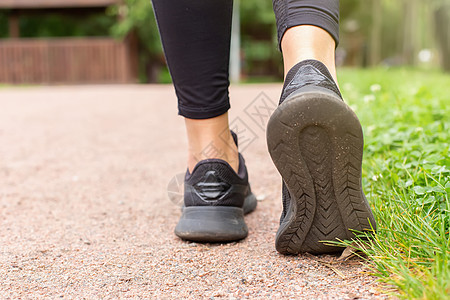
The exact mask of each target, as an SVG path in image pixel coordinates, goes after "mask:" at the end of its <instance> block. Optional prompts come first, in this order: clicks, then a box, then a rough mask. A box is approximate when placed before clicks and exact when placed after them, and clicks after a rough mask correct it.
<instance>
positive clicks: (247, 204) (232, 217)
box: [175, 132, 257, 243]
mask: <svg viewBox="0 0 450 300" xmlns="http://www.w3.org/2000/svg"><path fill="white" fill-rule="evenodd" d="M232 135H233V138H234V141H235V142H236V145H237V137H236V135H235V134H234V133H233V132H232ZM256 204H257V201H256V197H255V196H254V195H253V194H252V192H251V189H250V184H249V183H248V174H247V168H246V167H245V161H244V158H243V157H242V155H241V154H240V153H239V170H238V173H236V172H235V171H234V170H233V168H232V167H231V166H230V165H229V164H228V163H227V162H226V161H224V160H221V159H206V160H202V161H200V162H199V163H198V164H197V165H196V166H195V168H194V170H193V171H192V173H189V171H187V172H186V177H185V181H184V208H183V213H182V216H181V218H180V221H179V222H178V224H177V226H176V228H175V234H176V235H177V236H178V237H180V238H182V239H184V240H190V241H195V242H210V243H213V242H232V241H236V240H240V239H243V238H245V237H246V236H247V235H248V229H247V225H246V224H245V222H244V214H247V213H250V212H252V211H253V210H255V208H256Z"/></svg>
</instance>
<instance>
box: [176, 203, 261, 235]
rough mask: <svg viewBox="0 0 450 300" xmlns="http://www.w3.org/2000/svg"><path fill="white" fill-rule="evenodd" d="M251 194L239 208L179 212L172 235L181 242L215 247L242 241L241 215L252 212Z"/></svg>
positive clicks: (245, 230)
mask: <svg viewBox="0 0 450 300" xmlns="http://www.w3.org/2000/svg"><path fill="white" fill-rule="evenodd" d="M256 205H257V200H256V197H255V196H254V195H253V194H250V195H248V196H247V197H246V198H245V201H244V206H243V207H242V208H239V207H232V206H189V207H184V208H183V210H182V211H183V213H182V215H181V218H180V221H179V222H178V224H177V226H176V227H175V234H176V235H177V236H178V237H180V238H181V239H183V240H188V241H194V242H202V243H219V242H222V243H223V242H233V241H238V240H241V239H244V238H246V237H247V235H248V228H247V225H246V224H245V221H244V215H245V214H248V213H250V212H252V211H254V210H255V209H256Z"/></svg>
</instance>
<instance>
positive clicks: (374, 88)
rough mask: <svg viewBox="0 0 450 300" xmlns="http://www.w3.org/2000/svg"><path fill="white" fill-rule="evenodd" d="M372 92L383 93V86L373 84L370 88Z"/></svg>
mask: <svg viewBox="0 0 450 300" xmlns="http://www.w3.org/2000/svg"><path fill="white" fill-rule="evenodd" d="M370 90H371V91H372V93H376V92H379V91H381V85H379V84H378V83H376V84H372V85H371V86H370Z"/></svg>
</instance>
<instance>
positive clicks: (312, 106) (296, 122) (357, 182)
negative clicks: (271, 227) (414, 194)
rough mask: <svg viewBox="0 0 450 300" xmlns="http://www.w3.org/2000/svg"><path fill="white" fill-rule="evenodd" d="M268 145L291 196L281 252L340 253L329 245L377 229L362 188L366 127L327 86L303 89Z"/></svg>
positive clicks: (275, 119)
mask: <svg viewBox="0 0 450 300" xmlns="http://www.w3.org/2000/svg"><path fill="white" fill-rule="evenodd" d="M267 145H268V148H269V152H270V155H271V157H272V160H273V162H274V164H275V166H276V167H277V169H278V171H279V172H280V174H281V176H282V178H283V180H284V182H285V184H286V186H287V188H288V190H289V193H290V196H291V201H290V205H289V207H288V210H287V213H286V216H285V218H284V219H283V221H282V222H281V224H280V228H279V229H278V232H277V235H276V241H275V246H276V249H277V251H278V252H280V253H282V254H299V253H304V252H309V253H312V254H323V253H333V252H338V251H342V248H341V247H337V246H333V245H330V244H326V243H324V242H325V241H336V240H337V239H340V240H346V239H347V240H348V239H352V238H354V237H355V233H354V231H359V232H362V231H366V230H369V231H371V230H374V229H375V220H374V217H373V214H372V211H371V209H370V206H369V203H368V202H367V200H366V198H365V196H364V193H363V191H362V188H361V163H362V156H363V145H364V141H363V133H362V128H361V124H360V122H359V120H358V118H357V116H356V115H355V113H354V112H353V111H352V110H351V109H350V108H349V107H348V105H346V104H345V103H344V102H343V101H342V100H341V99H340V98H338V97H337V96H335V95H334V94H333V93H331V92H329V91H328V90H326V89H323V88H317V87H314V88H313V89H312V88H303V89H300V90H299V91H297V92H296V93H295V94H293V95H291V96H290V97H288V98H287V99H286V100H285V101H284V102H283V103H282V104H281V105H280V106H279V107H278V108H277V109H276V110H275V112H274V113H273V115H272V116H271V118H270V120H269V123H268V127H267Z"/></svg>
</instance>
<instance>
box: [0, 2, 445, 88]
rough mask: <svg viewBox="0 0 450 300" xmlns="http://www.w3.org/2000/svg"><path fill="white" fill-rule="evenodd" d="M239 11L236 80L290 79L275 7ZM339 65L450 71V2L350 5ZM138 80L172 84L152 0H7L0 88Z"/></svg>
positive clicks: (242, 5)
mask: <svg viewBox="0 0 450 300" xmlns="http://www.w3.org/2000/svg"><path fill="white" fill-rule="evenodd" d="M235 8H236V9H235V14H234V16H235V19H234V28H233V34H234V38H233V46H232V49H234V50H233V51H232V56H233V58H232V60H233V63H232V70H231V72H232V78H233V79H234V81H237V80H239V81H242V82H267V81H278V80H281V78H282V73H283V72H282V71H283V70H282V62H281V54H280V52H279V51H278V49H277V44H276V28H275V18H274V15H273V12H272V2H271V1H270V0H242V1H238V0H235ZM237 8H239V9H237ZM336 58H337V63H338V65H339V66H348V67H361V68H368V67H376V66H384V67H400V66H402V67H405V66H406V67H413V68H421V69H442V70H444V71H446V72H450V0H364V1H362V0H341V43H340V45H339V48H338V50H337V54H336ZM137 82H140V83H150V82H151V83H167V82H170V75H169V73H168V70H167V68H166V66H165V61H164V55H163V52H162V48H161V44H160V41H159V35H158V30H157V27H156V23H155V20H154V15H153V10H152V6H151V4H150V0H0V83H2V84H80V83H81V84H84V83H86V84H89V83H137Z"/></svg>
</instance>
